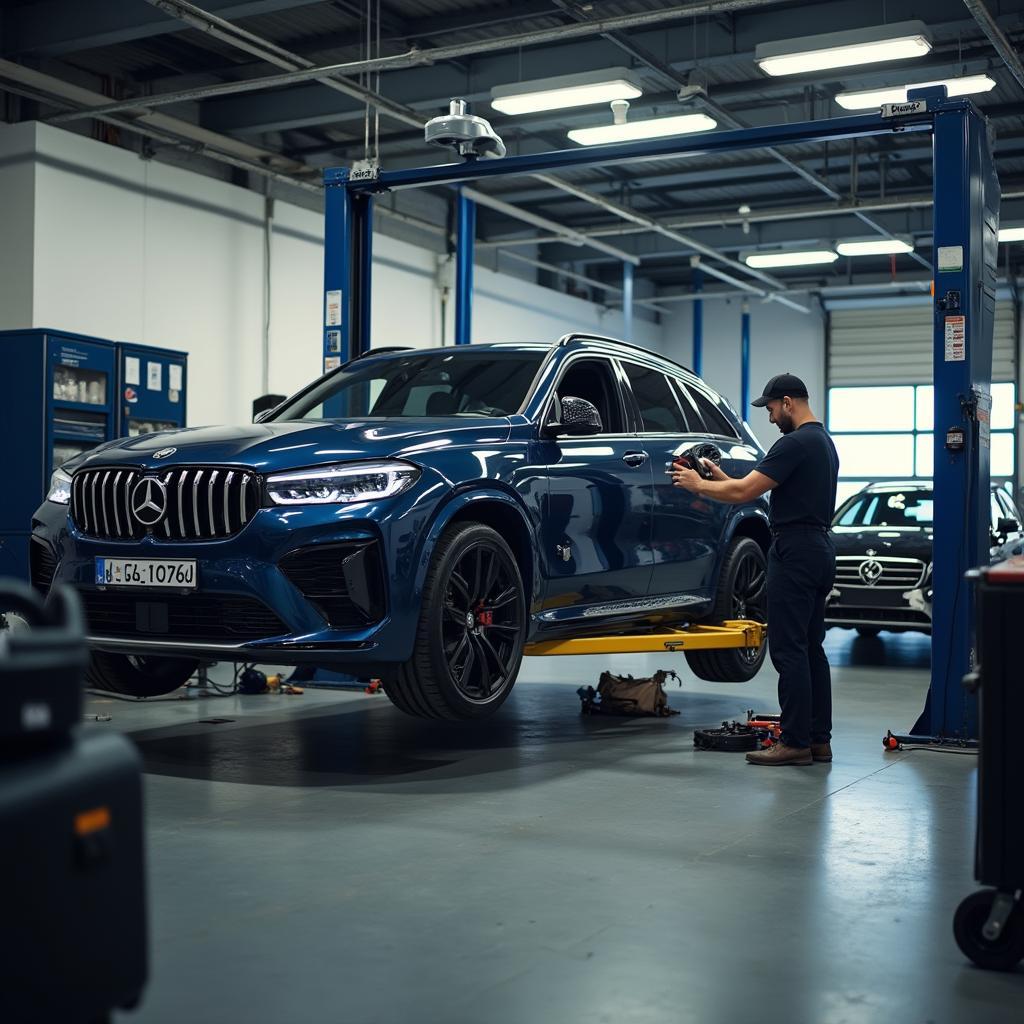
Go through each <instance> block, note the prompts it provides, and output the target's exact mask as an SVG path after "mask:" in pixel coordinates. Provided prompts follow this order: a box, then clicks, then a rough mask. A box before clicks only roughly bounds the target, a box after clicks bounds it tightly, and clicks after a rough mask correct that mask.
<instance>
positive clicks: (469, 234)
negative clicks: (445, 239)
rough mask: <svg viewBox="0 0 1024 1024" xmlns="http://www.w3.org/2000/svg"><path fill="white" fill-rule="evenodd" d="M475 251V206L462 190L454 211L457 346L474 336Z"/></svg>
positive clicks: (468, 341)
mask: <svg viewBox="0 0 1024 1024" xmlns="http://www.w3.org/2000/svg"><path fill="white" fill-rule="evenodd" d="M475 250H476V203H474V202H473V200H472V199H469V198H468V197H467V196H466V194H465V192H463V190H462V189H461V188H460V189H459V193H458V199H457V200H456V209H455V344H456V345H468V344H469V343H470V341H471V340H472V337H473V256H474V254H475Z"/></svg>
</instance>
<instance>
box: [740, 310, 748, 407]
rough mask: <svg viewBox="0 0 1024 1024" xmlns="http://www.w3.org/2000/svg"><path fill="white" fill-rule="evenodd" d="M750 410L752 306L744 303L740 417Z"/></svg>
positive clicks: (741, 339)
mask: <svg viewBox="0 0 1024 1024" xmlns="http://www.w3.org/2000/svg"><path fill="white" fill-rule="evenodd" d="M749 408H750V306H749V305H748V304H747V303H746V302H744V303H743V312H742V313H741V314H740V416H742V417H743V419H746V418H747V415H748V413H747V410H748V409H749Z"/></svg>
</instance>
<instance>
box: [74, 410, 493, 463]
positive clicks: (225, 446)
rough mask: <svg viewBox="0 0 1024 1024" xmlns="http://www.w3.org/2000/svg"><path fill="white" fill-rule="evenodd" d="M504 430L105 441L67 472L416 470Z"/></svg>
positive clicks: (461, 423) (350, 429)
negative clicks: (379, 465)
mask: <svg viewBox="0 0 1024 1024" xmlns="http://www.w3.org/2000/svg"><path fill="white" fill-rule="evenodd" d="M510 426H511V425H510V421H509V420H508V419H505V418H500V419H499V418H494V419H492V418H487V419H484V418H479V419H477V418H473V419H419V418H412V417H410V418H407V419H377V420H374V419H360V420H328V421H322V420H318V421H316V422H300V421H295V422H289V423H254V424H246V425H245V426H241V427H191V428H186V429H183V430H166V431H161V432H160V433H158V434H144V435H142V436H140V437H132V438H124V439H122V440H120V441H112V442H110V443H109V444H105V445H101V446H100V447H99V448H96V449H94V450H93V451H92V452H90V453H89V454H88V455H86V456H84V457H80V458H77V459H74V460H72V461H71V462H70V463H68V464H67V466H66V468H67V469H68V470H69V471H70V472H74V471H75V470H77V469H81V468H83V467H88V466H90V465H93V466H98V465H103V466H111V465H114V466H120V465H128V466H141V467H143V468H147V469H148V468H154V469H155V468H162V467H169V466H175V465H194V464H201V465H209V464H211V463H214V464H217V463H227V464H230V465H242V466H248V467H250V468H252V469H256V470H258V471H259V472H261V473H266V472H276V471H278V470H287V469H293V468H300V467H304V466H319V465H325V464H328V463H332V462H346V461H349V460H356V459H379V458H405V459H409V460H411V461H413V462H415V461H416V460H417V456H421V455H422V454H423V453H425V452H432V451H436V450H438V449H443V448H449V447H454V446H456V445H458V446H465V445H476V444H486V445H492V444H498V443H500V442H502V441H505V440H507V439H508V436H509V431H510ZM158 454H159V456H160V457H159V458H157V455H158Z"/></svg>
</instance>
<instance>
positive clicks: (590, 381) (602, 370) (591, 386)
mask: <svg viewBox="0 0 1024 1024" xmlns="http://www.w3.org/2000/svg"><path fill="white" fill-rule="evenodd" d="M556 391H557V392H558V397H559V398H560V399H562V398H585V399H586V400H587V401H588V402H590V403H591V404H592V405H594V406H596V408H597V411H598V412H599V413H600V415H601V423H602V424H603V426H604V433H606V434H621V433H623V432H624V430H625V425H624V422H623V415H622V401H621V399H620V396H619V385H618V383H617V382H616V380H615V376H614V374H613V373H612V365H611V363H609V362H608V361H607V360H606V359H577V360H575V361H574V362H572V363H571V364H570V365H569V368H568V369H567V370H566V371H565V373H564V374H563V376H562V379H561V380H560V381H559V382H558V387H557V389H556Z"/></svg>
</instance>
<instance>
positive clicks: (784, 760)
mask: <svg viewBox="0 0 1024 1024" xmlns="http://www.w3.org/2000/svg"><path fill="white" fill-rule="evenodd" d="M747 763H748V764H764V765H776V764H813V763H814V762H813V759H812V757H811V748H810V747H803V748H799V747H787V746H786V744H785V743H776V744H775V745H774V746H772V747H769V748H768V749H767V750H757V751H753V752H751V753H749V754H747Z"/></svg>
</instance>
